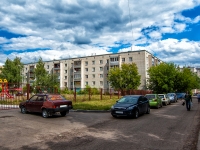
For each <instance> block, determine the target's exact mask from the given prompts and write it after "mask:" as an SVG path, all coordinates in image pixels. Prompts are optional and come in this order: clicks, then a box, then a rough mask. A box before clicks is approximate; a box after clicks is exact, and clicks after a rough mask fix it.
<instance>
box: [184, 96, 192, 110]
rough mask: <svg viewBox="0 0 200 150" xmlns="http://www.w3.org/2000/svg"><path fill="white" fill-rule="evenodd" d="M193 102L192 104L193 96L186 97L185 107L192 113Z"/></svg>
mask: <svg viewBox="0 0 200 150" xmlns="http://www.w3.org/2000/svg"><path fill="white" fill-rule="evenodd" d="M191 102H192V96H191V95H190V94H186V95H185V105H186V109H187V111H190V109H191Z"/></svg>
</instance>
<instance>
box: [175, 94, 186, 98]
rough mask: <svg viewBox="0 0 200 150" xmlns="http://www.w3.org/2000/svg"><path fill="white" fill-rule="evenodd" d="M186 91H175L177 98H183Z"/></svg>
mask: <svg viewBox="0 0 200 150" xmlns="http://www.w3.org/2000/svg"><path fill="white" fill-rule="evenodd" d="M185 94H186V93H176V96H177V99H183V98H185Z"/></svg>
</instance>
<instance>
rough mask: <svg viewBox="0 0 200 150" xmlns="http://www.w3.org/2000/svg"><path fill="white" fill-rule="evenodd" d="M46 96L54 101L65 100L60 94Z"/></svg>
mask: <svg viewBox="0 0 200 150" xmlns="http://www.w3.org/2000/svg"><path fill="white" fill-rule="evenodd" d="M48 98H49V100H53V101H55V100H65V98H64V97H62V96H61V95H49V96H48Z"/></svg>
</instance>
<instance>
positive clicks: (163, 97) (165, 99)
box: [158, 94, 171, 106]
mask: <svg viewBox="0 0 200 150" xmlns="http://www.w3.org/2000/svg"><path fill="white" fill-rule="evenodd" d="M158 96H159V97H160V98H161V100H162V104H164V105H165V106H167V105H169V104H171V103H170V100H169V97H168V96H167V94H158Z"/></svg>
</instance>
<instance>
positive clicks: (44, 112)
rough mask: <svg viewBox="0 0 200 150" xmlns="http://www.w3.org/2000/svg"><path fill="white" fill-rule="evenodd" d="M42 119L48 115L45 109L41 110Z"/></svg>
mask: <svg viewBox="0 0 200 150" xmlns="http://www.w3.org/2000/svg"><path fill="white" fill-rule="evenodd" d="M42 117H43V118H48V117H49V113H48V111H47V110H46V109H43V110H42Z"/></svg>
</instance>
